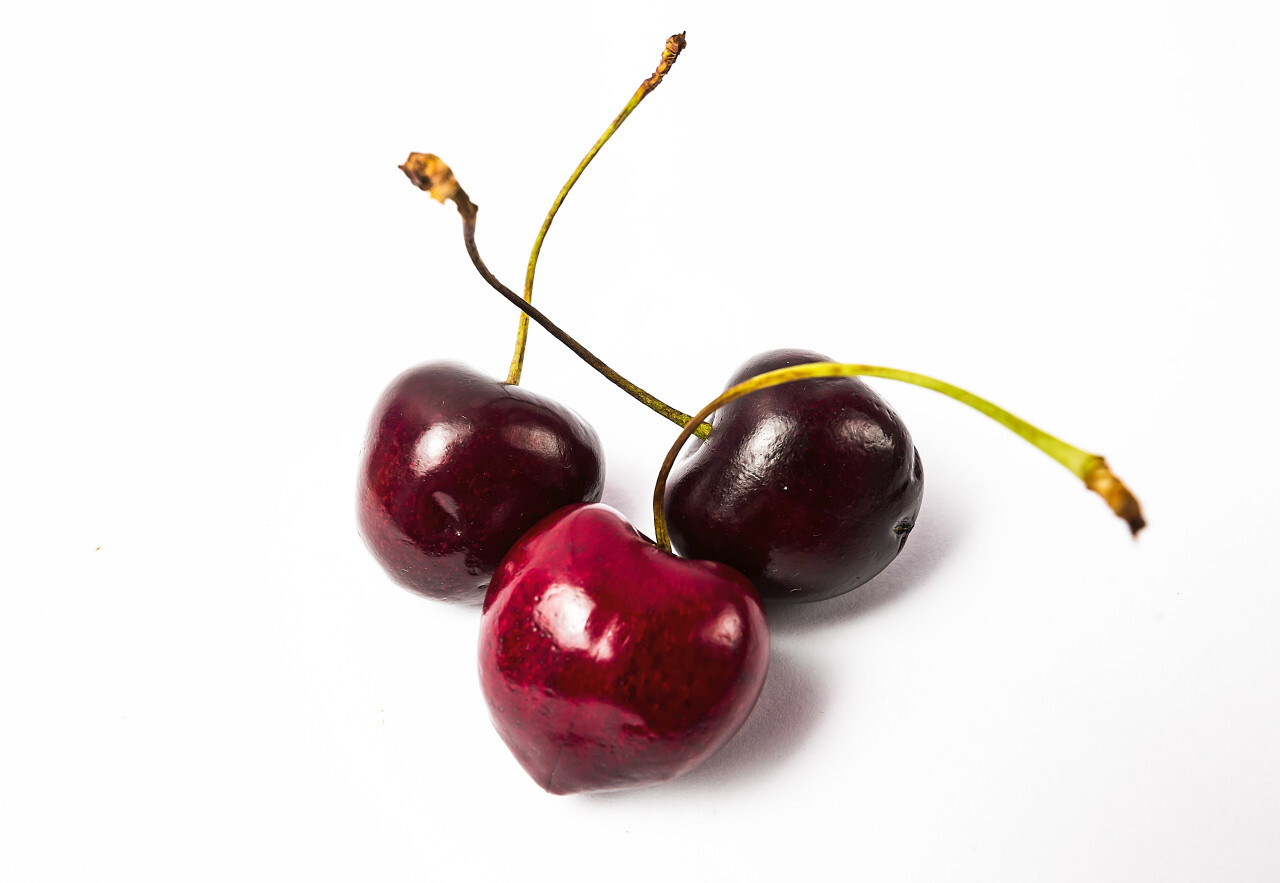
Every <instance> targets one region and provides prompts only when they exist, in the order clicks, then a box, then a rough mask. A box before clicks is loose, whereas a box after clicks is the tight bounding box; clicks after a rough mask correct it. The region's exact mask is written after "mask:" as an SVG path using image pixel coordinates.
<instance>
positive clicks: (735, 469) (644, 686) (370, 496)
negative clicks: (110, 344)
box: [358, 34, 1143, 794]
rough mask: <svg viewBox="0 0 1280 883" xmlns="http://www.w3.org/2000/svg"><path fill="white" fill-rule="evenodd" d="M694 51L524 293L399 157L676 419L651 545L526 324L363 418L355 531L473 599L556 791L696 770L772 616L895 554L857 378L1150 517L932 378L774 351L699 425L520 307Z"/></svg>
mask: <svg viewBox="0 0 1280 883" xmlns="http://www.w3.org/2000/svg"><path fill="white" fill-rule="evenodd" d="M683 48H684V35H683V34H680V35H677V36H674V37H672V38H671V39H670V40H668V42H667V45H666V47H665V49H664V51H663V56H662V61H661V63H660V64H659V66H658V69H657V70H656V71H655V72H654V74H653V76H651V77H649V78H648V79H646V80H645V81H644V83H642V84H641V87H640V89H638V90H637V92H636V95H635V96H633V98H632V99H631V102H630V103H629V104H628V105H627V107H626V108H624V110H623V112H622V113H621V114H620V115H619V116H618V117H617V118H616V119H615V120H614V121H613V123H612V124H611V125H610V127H609V129H607V130H606V132H605V134H604V135H603V136H602V137H601V139H600V140H599V141H597V143H596V144H595V145H594V146H593V148H592V150H591V151H590V152H589V153H588V154H587V156H586V157H585V158H584V159H583V161H582V163H581V164H580V165H579V166H578V168H577V169H576V170H575V172H574V174H573V176H571V177H570V179H569V181H568V183H567V184H566V185H565V187H564V189H562V190H561V192H560V194H559V196H558V197H557V199H556V201H555V204H554V205H553V207H552V210H551V212H550V213H549V215H548V217H547V220H546V221H545V222H544V224H543V226H542V229H541V231H540V232H539V235H538V238H537V240H536V242H535V245H534V253H533V256H532V257H531V260H530V265H529V273H528V275H527V277H526V280H525V292H524V297H521V296H519V295H517V294H515V292H513V291H512V290H511V289H509V288H507V287H506V286H505V285H503V284H502V283H501V282H500V281H499V280H497V279H496V278H495V277H494V276H493V275H492V273H490V272H489V271H488V269H487V267H485V265H484V262H483V261H482V260H481V259H480V256H479V252H478V250H477V248H476V245H475V219H476V212H477V209H476V206H475V204H474V203H472V202H471V200H470V199H469V198H468V197H467V195H466V192H465V191H464V190H463V189H462V188H461V187H460V186H459V185H458V183H457V181H456V179H455V178H454V176H453V173H452V172H451V171H450V170H449V168H448V166H446V165H445V164H444V163H443V162H441V161H440V160H439V159H438V158H437V157H435V156H432V155H430V154H411V155H410V157H409V159H408V160H407V161H406V163H405V164H404V165H402V166H401V169H402V170H403V171H404V172H405V174H406V175H408V177H409V178H410V180H411V181H412V182H413V183H414V184H415V185H417V186H418V187H420V188H421V189H423V190H426V191H428V192H429V193H430V194H431V195H432V196H434V197H435V198H436V199H437V200H439V201H441V202H444V201H445V200H450V201H452V202H454V204H455V205H456V206H457V208H458V210H459V213H460V214H461V215H462V218H463V233H464V242H465V244H466V246H467V251H468V254H469V255H470V256H471V259H472V261H473V263H474V264H475V266H476V268H477V270H478V271H479V272H480V274H481V276H483V277H484V278H485V280H486V281H487V282H489V284H490V285H491V286H492V287H494V288H495V289H496V290H498V291H499V292H500V293H502V294H503V295H504V296H505V297H507V298H508V299H509V300H511V301H512V302H513V303H515V304H516V305H517V306H519V308H520V309H521V310H522V311H523V313H524V314H525V316H529V317H532V318H533V319H534V320H535V321H537V322H539V323H540V324H541V325H543V327H545V328H547V330H548V331H551V332H552V334H553V335H554V336H556V337H557V338H558V339H560V340H561V341H562V342H564V343H565V344H566V345H567V346H570V348H572V349H574V351H575V352H577V353H578V354H579V355H580V356H582V357H583V359H584V360H585V361H587V362H588V363H589V364H591V365H592V366H593V367H595V368H596V369H597V370H600V371H601V372H602V373H604V374H605V375H606V376H608V377H609V378H610V379H611V380H613V381H614V382H615V383H617V384H618V385H619V386H622V387H623V388H624V389H626V390H627V391H628V392H630V393H631V394H632V395H634V396H635V397H636V398H638V399H639V400H641V401H642V402H644V403H645V404H647V405H649V406H650V407H652V408H654V410H656V411H658V412H659V413H662V414H664V415H665V416H667V417H669V418H670V419H672V420H673V421H674V422H675V423H677V424H678V425H680V426H681V427H682V431H681V433H680V437H679V438H678V439H677V441H676V443H675V444H674V445H673V446H672V448H671V450H670V451H669V452H668V454H667V459H666V462H665V463H664V465H663V467H662V471H661V474H660V477H659V480H658V483H657V488H656V490H655V494H654V512H655V535H656V537H657V539H656V541H655V540H650V539H648V538H647V537H645V536H644V535H642V534H641V533H640V532H639V531H638V530H636V528H634V527H633V526H632V525H631V524H630V523H628V522H627V521H626V519H625V518H623V516H622V515H621V514H619V513H618V512H616V511H614V510H613V509H611V508H609V507H607V506H604V505H601V504H600V502H599V501H600V497H601V492H602V490H603V487H604V457H603V452H602V450H601V445H600V440H599V438H598V436H597V435H596V433H595V431H594V430H593V429H592V428H591V426H590V425H589V424H587V422H586V421H584V420H583V419H582V418H581V417H580V416H578V415H577V414H576V413H574V412H573V411H571V410H570V409H568V408H565V407H563V406H561V405H559V404H557V403H556V402H553V401H551V400H549V399H547V398H544V397H542V396H538V395H536V394H534V393H532V392H529V391H528V390H526V389H524V388H523V387H521V386H520V385H519V379H520V370H521V367H522V365H523V359H524V351H525V329H526V327H527V324H526V322H527V320H524V317H522V320H523V321H522V323H521V329H520V335H519V336H518V338H517V345H516V355H515V358H514V359H513V362H512V368H511V372H510V373H509V374H508V376H507V378H506V379H505V380H501V381H500V380H497V379H495V378H492V377H489V376H487V375H484V374H481V373H479V372H477V371H475V370H473V369H471V368H469V367H467V366H465V365H461V364H457V363H453V362H434V363H429V364H425V365H421V366H418V367H415V368H413V369H411V370H409V371H407V372H405V373H404V374H402V375H401V376H400V377H399V378H397V379H396V380H395V381H394V382H393V383H392V384H391V386H390V387H388V389H387V390H386V391H385V392H384V393H383V395H382V398H381V399H380V400H379V402H378V404H377V406H376V407H375V409H374V413H373V418H372V421H371V425H370V428H369V435H368V440H367V444H366V447H365V451H364V455H363V462H362V464H361V468H360V475H359V500H358V503H359V521H360V529H361V532H362V534H363V536H364V539H365V541H366V543H367V544H368V547H369V549H370V550H371V551H372V553H373V555H374V557H375V558H376V559H377V560H378V561H379V562H380V563H381V564H382V566H383V567H384V568H385V569H386V571H387V573H388V574H389V575H390V576H391V577H392V578H393V579H394V580H396V581H397V582H399V583H400V584H401V585H403V586H405V587H406V588H408V589H411V590H413V591H415V592H418V593H420V594H422V595H425V596H428V597H431V598H437V599H443V600H447V601H454V602H461V603H477V602H481V601H482V603H483V608H482V610H483V612H482V615H481V624H480V639H479V672H480V684H481V687H482V690H483V692H484V696H485V699H486V701H487V703H488V706H489V709H490V713H491V716H492V719H493V722H494V725H495V726H496V728H497V730H498V733H499V734H500V735H501V737H502V739H503V740H504V741H505V742H506V744H507V745H508V746H509V747H510V749H511V750H512V752H513V753H514V754H515V756H516V758H517V759H518V760H519V762H520V763H521V765H522V766H523V767H524V768H525V769H526V770H527V771H528V772H529V774H530V775H531V776H532V777H533V779H534V780H535V781H536V782H537V783H538V784H539V785H541V786H542V787H543V788H545V789H546V790H548V791H550V792H553V793H557V794H564V793H571V792H578V791H587V790H598V789H613V788H621V787H627V786H633V785H642V784H648V783H653V782H658V781H663V780H666V779H669V778H672V777H674V776H677V775H679V774H681V773H683V772H686V771H688V770H690V769H692V768H693V767H695V766H697V765H698V764H699V763H701V762H702V761H703V760H705V759H706V758H708V757H709V756H710V755H711V754H713V753H714V752H715V751H716V750H717V749H719V748H720V747H721V746H723V745H724V744H725V743H726V742H727V741H728V740H729V739H730V738H732V736H733V735H734V733H736V732H737V731H738V729H739V728H740V727H741V726H742V724H743V722H744V721H745V720H746V719H747V716H748V715H749V714H750V712H751V710H752V708H753V707H754V705H755V703H756V700H757V698H758V697H759V695H760V691H761V689H762V687H763V685H764V681H765V675H766V671H767V669H768V656H769V628H768V621H767V617H766V613H765V605H766V603H786V602H813V601H822V600H826V599H829V598H834V597H836V596H838V595H841V594H844V593H845V592H849V591H851V590H853V589H855V588H857V587H858V586H860V585H862V584H863V583H865V582H866V581H868V580H870V579H871V578H872V577H874V576H875V575H876V574H878V573H879V572H880V571H881V570H883V569H884V568H885V567H886V566H888V565H889V563H890V562H892V561H893V559H894V558H895V557H896V556H897V555H898V553H899V552H900V551H901V550H902V548H903V546H904V545H905V544H906V541H907V537H908V535H909V534H910V533H911V530H912V528H913V527H914V525H915V521H916V517H917V515H918V513H919V511H920V504H921V498H922V494H923V489H924V474H923V469H922V466H921V460H920V455H919V453H918V452H917V450H916V448H915V445H914V444H913V442H912V439H911V435H910V433H909V432H908V431H907V428H906V426H904V425H903V423H902V421H901V419H899V417H898V416H897V415H896V414H895V413H894V412H893V410H892V409H891V408H890V407H889V406H888V405H887V404H886V403H885V401H884V400H883V399H882V398H880V397H879V396H878V395H877V394H876V393H875V392H873V391H872V390H871V389H870V388H869V387H868V386H867V385H866V384H865V383H864V382H863V381H862V380H860V379H859V376H860V375H869V376H879V377H887V378H890V379H894V380H900V381H904V382H909V383H915V384H918V385H921V386H926V387H928V388H932V389H935V390H937V391H939V392H942V393H944V394H945V395H948V396H950V397H952V398H955V399H957V400H959V401H961V402H963V403H965V404H968V405H970V406H971V407H974V408H977V409H978V410H980V411H982V412H983V413H986V414H987V415H988V416H990V417H992V419H995V420H997V422H1000V423H1002V424H1003V425H1005V426H1007V427H1008V428H1010V429H1011V430H1012V431H1014V432H1015V433H1017V434H1019V435H1021V436H1023V437H1024V438H1025V439H1027V440H1028V441H1029V442H1031V443H1032V444H1034V445H1036V446H1037V447H1039V448H1040V449H1041V450H1043V451H1045V453H1047V454H1048V455H1049V456H1051V457H1053V458H1054V459H1056V460H1058V461H1059V462H1060V463H1062V464H1063V465H1064V466H1066V467H1067V468H1068V469H1070V470H1071V471H1072V472H1073V473H1074V474H1076V475H1077V476H1078V477H1079V478H1081V479H1082V480H1083V481H1084V482H1085V484H1086V485H1087V486H1088V487H1089V488H1090V489H1092V490H1095V491H1097V492H1098V493H1100V494H1101V495H1102V496H1103V497H1104V498H1105V499H1106V500H1107V502H1108V503H1109V504H1110V505H1111V507H1112V508H1113V509H1114V510H1115V511H1116V513H1117V514H1119V515H1120V516H1121V517H1122V518H1124V519H1125V520H1126V521H1127V522H1128V524H1129V526H1130V528H1131V530H1132V531H1133V532H1134V533H1135V534H1136V533H1137V531H1138V530H1139V529H1140V528H1141V527H1142V526H1143V521H1142V516H1141V512H1140V510H1139V508H1138V504H1137V501H1136V500H1135V499H1134V498H1133V497H1132V495H1131V494H1129V492H1128V490H1127V489H1125V488H1124V486H1123V485H1122V484H1121V483H1120V482H1119V481H1118V480H1117V479H1116V478H1115V476H1114V475H1112V473H1111V472H1110V470H1109V469H1108V468H1107V466H1106V464H1105V461H1104V460H1103V459H1102V458H1101V457H1098V456H1096V455H1092V454H1088V453H1086V452H1083V451H1081V450H1079V449H1078V448H1074V447H1072V446H1070V445H1067V444H1066V443H1065V442H1062V441H1061V440H1059V439H1057V438H1055V437H1053V436H1050V435H1048V434H1047V433H1044V432H1043V431H1041V430H1039V429H1037V428H1036V427H1033V426H1031V425H1030V424H1027V423H1025V422H1024V421H1021V420H1019V419H1018V418H1016V417H1014V416H1013V415H1011V414H1009V413H1008V412H1006V411H1004V410H1003V409H1001V408H998V407H997V406H995V405H992V404H991V403H989V402H987V401H985V400H983V399H980V398H978V397H977V396H974V395H972V394H971V393H967V392H965V391H964V390H960V389H958V388H957V387H953V386H951V385H950V384H947V383H944V382H942V381H937V380H933V379H932V378H927V377H923V376H922V375H917V374H911V373H910V372H905V371H898V370H895V369H888V368H877V367H874V366H867V365H851V364H844V363H838V362H832V361H831V360H829V359H827V358H826V357H824V356H821V355H819V354H817V353H812V352H806V351H801V350H776V351H772V352H768V353H764V354H762V355H759V356H757V357H755V358H753V359H751V360H750V361H748V362H747V363H746V364H745V365H743V366H742V367H741V368H740V369H739V370H738V371H737V373H735V374H734V375H733V377H732V378H731V379H730V381H729V384H728V388H727V389H726V391H725V393H723V394H722V395H721V396H719V397H718V398H717V399H716V400H715V401H713V402H711V403H710V404H708V405H707V407H705V408H703V409H702V411H701V412H700V413H699V414H697V415H694V416H689V415H686V414H683V413H681V412H679V411H677V410H675V409H674V408H671V407H670V406H668V405H666V404H665V403H662V402H660V401H658V400H656V399H654V398H653V397H652V396H650V395H648V394H647V393H645V392H644V391H643V390H641V389H639V388H638V387H636V386H634V384H631V383H630V382H629V381H627V380H625V379H624V378H621V377H620V376H618V375H617V374H616V372H613V371H612V370H611V369H609V368H608V366H606V365H604V363H602V362H600V361H599V359H597V358H596V357H595V356H594V355H593V354H591V353H590V352H589V351H588V350H586V349H585V348H584V347H582V346H581V345H580V344H579V343H578V342H577V341H576V340H573V339H572V338H571V337H569V336H568V335H567V334H565V333H564V332H563V331H561V330H560V329H559V328H558V327H557V326H555V325H554V323H552V322H551V321H550V320H549V319H547V318H546V317H545V316H544V315H543V314H542V313H541V312H540V311H539V310H537V309H536V308H534V307H533V306H532V303H531V295H532V283H533V271H534V267H535V266H536V262H537V255H538V251H539V249H540V247H541V243H542V240H543V237H545V235H546V231H547V229H548V228H549V227H550V224H551V220H552V218H553V217H554V216H555V213H556V211H557V210H558V208H559V205H560V202H561V201H562V200H563V198H564V195H565V193H567V192H568V190H569V188H571V187H572V186H573V184H574V183H575V182H576V180H577V178H578V176H579V175H580V174H581V173H582V170H583V169H584V168H585V167H586V165H587V164H588V163H589V162H590V161H591V159H592V158H593V157H594V156H595V154H596V152H597V151H598V150H599V149H600V147H601V146H603V144H604V143H605V142H606V141H607V140H608V139H609V137H611V136H612V134H613V132H614V131H616V129H617V127H618V126H620V125H621V123H622V121H623V120H625V119H626V117H627V115H628V114H630V112H631V111H632V110H633V109H634V108H635V106H636V105H638V104H639V102H640V101H641V100H642V99H643V98H644V97H645V95H647V94H648V93H649V92H651V91H653V89H654V88H656V87H657V85H658V83H660V82H661V81H662V78H663V76H665V74H666V73H667V71H668V70H669V69H670V67H671V65H672V64H673V63H674V62H675V60H676V57H677V56H678V55H679V53H680V51H681V50H682V49H683ZM692 436H697V437H698V438H697V440H696V442H695V445H694V447H693V449H692V450H691V452H690V453H689V454H688V455H687V456H686V457H684V458H683V459H682V460H681V461H680V463H679V465H678V466H677V467H675V471H674V473H672V475H671V478H670V480H669V481H668V472H670V471H671V470H672V467H673V465H674V464H675V461H676V455H677V453H678V452H679V451H680V450H681V448H682V447H683V445H684V443H685V441H686V440H688V439H689V438H690V437H692ZM676 552H679V553H680V554H679V555H677V554H676Z"/></svg>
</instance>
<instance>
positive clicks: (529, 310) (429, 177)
mask: <svg viewBox="0 0 1280 883" xmlns="http://www.w3.org/2000/svg"><path fill="white" fill-rule="evenodd" d="M400 170H401V171H402V172H404V173H405V175H406V176H407V177H408V178H409V180H410V181H412V182H413V184H414V186H416V187H418V188H420V189H422V190H425V191H426V192H427V193H429V194H430V195H431V196H432V197H433V198H435V199H436V200H437V201H438V202H444V201H445V200H447V199H451V200H453V203H454V205H456V206H457V207H458V214H460V215H461V216H462V239H463V242H464V243H465V245H466V247H467V254H468V255H469V256H470V257H471V263H472V264H473V265H474V266H475V268H476V270H477V271H478V272H479V273H480V275H481V276H482V277H483V278H484V280H485V281H486V282H488V283H489V285H490V286H491V287H492V288H493V289H494V290H495V291H497V292H498V293H499V294H501V295H502V296H503V297H505V298H506V299H507V300H509V301H511V303H513V304H515V305H516V306H517V307H519V308H520V309H521V310H522V311H524V313H525V314H526V315H527V316H531V317H533V320H534V321H535V322H537V323H538V324H539V325H541V326H542V327H543V328H545V329H546V331H547V332H548V333H549V334H550V335H551V336H552V337H554V338H555V339H556V340H558V341H560V342H561V343H562V344H564V345H565V346H567V347H568V348H569V349H571V350H572V351H573V352H574V354H575V355H577V356H578V358H580V359H582V360H583V361H584V362H586V363H587V364H588V365H590V366H591V367H592V368H595V369H596V370H597V371H599V372H600V373H601V374H603V375H604V376H605V377H606V378H607V379H608V380H609V381H611V382H612V383H614V384H615V385H616V386H618V387H620V388H621V389H622V390H623V391H624V392H626V393H628V394H629V395H630V396H631V397H632V398H634V399H636V400H637V401H639V402H641V403H643V404H645V405H647V406H648V407H649V408H650V409H651V410H653V411H656V412H657V413H659V414H661V415H662V416H663V417H666V418H667V419H668V420H670V421H671V422H672V423H674V424H676V425H677V426H681V427H684V426H687V425H688V423H689V421H690V420H691V419H693V418H691V417H690V416H689V415H688V414H685V413H684V412H683V411H678V410H676V409H675V408H673V407H671V406H670V405H668V404H667V403H666V402H663V401H662V400H661V399H658V398H656V397H655V396H652V395H650V394H649V393H647V392H645V391H644V390H643V389H641V388H640V387H638V386H636V385H635V384H634V383H632V382H631V381H630V380H627V378H625V377H623V376H622V375H621V374H619V373H618V372H617V371H615V370H613V369H612V368H610V367H609V366H608V365H606V364H605V363H604V362H602V361H601V360H600V359H599V358H597V357H596V355H595V354H594V353H592V352H591V351H590V350H589V349H587V348H586V347H585V346H583V345H582V344H580V343H578V341H576V340H574V339H573V337H571V336H570V335H569V334H567V333H566V332H565V331H563V330H561V328H560V326H558V325H556V324H555V323H554V322H552V321H551V320H550V319H548V318H547V317H546V316H545V315H543V314H542V311H541V310H539V309H538V308H537V307H535V306H534V305H533V304H531V303H528V302H526V301H525V300H524V299H523V298H521V297H520V295H518V294H516V293H515V292H514V291H512V290H511V289H510V288H508V287H507V286H505V285H503V284H502V282H501V281H500V280H499V279H498V278H497V277H496V276H494V275H493V273H491V272H489V268H488V267H487V266H485V263H484V261H483V260H482V259H481V257H480V249H479V248H478V247H477V246H476V214H477V213H478V212H479V210H480V208H479V206H477V205H476V204H475V203H474V202H472V201H471V199H470V197H468V196H467V192H466V191H465V190H463V189H462V186H461V185H460V184H459V183H458V181H457V179H456V178H454V176H453V170H452V169H450V168H449V167H448V166H447V165H445V163H444V162H443V161H442V160H441V159H440V157H438V156H436V155H434V154H431V153H411V154H409V158H408V159H406V160H405V161H404V165H402V166H400ZM694 433H695V434H696V435H697V436H698V438H706V437H707V436H708V435H709V434H710V433H711V427H710V426H709V425H707V424H702V425H699V426H697V427H695V429H694Z"/></svg>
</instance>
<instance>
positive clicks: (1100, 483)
mask: <svg viewBox="0 0 1280 883" xmlns="http://www.w3.org/2000/svg"><path fill="white" fill-rule="evenodd" d="M1084 486H1085V487H1087V488H1088V489H1089V490H1091V491H1093V492H1094V493H1096V494H1098V495H1099V496H1100V497H1102V499H1104V500H1106V501H1107V505H1108V506H1110V507H1111V511H1112V512H1114V513H1116V514H1117V515H1119V516H1120V517H1121V518H1122V519H1124V521H1125V523H1126V524H1128V525H1129V532H1130V533H1132V534H1133V535H1134V536H1135V537H1136V536H1137V535H1138V531H1140V530H1142V529H1143V528H1144V527H1146V526H1147V522H1146V520H1145V519H1144V518H1143V517H1142V507H1141V506H1139V505H1138V500H1137V498H1136V497H1134V495H1133V494H1132V493H1130V492H1129V489H1128V488H1127V487H1125V486H1124V482H1122V481H1120V479H1118V478H1116V477H1115V474H1114V473H1112V471H1111V469H1110V468H1108V466H1107V461H1106V460H1103V459H1102V458H1101V457H1098V458H1097V462H1096V463H1094V464H1093V466H1092V467H1091V468H1090V469H1089V471H1088V472H1087V473H1086V474H1085V477H1084Z"/></svg>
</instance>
